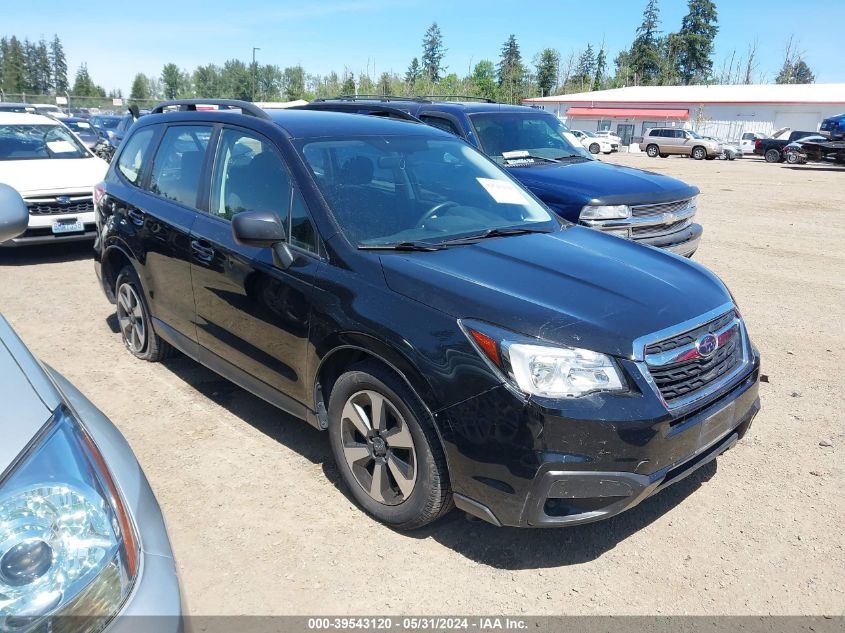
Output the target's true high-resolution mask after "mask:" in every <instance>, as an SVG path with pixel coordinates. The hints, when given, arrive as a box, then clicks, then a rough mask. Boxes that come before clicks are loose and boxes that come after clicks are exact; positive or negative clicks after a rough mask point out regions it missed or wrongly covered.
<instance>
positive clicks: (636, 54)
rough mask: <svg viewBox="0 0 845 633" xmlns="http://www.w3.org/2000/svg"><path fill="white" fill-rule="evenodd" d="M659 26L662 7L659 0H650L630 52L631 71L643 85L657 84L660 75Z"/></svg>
mask: <svg viewBox="0 0 845 633" xmlns="http://www.w3.org/2000/svg"><path fill="white" fill-rule="evenodd" d="M659 26H660V9H658V7H657V0H648V4H646V8H645V11H644V12H643V22H642V24H640V26H639V27H637V36H636V37H635V38H634V43H633V44H632V45H631V50H630V53H629V64H630V68H631V72H632V73H633V75H634V79H635V81H636V82H637V83H639V84H642V85H652V84H655V83H656V82H657V80H658V77H659V75H660V48H659V44H658V39H659V33H660V31H659V30H658V27H659Z"/></svg>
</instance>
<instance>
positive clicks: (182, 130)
mask: <svg viewBox="0 0 845 633" xmlns="http://www.w3.org/2000/svg"><path fill="white" fill-rule="evenodd" d="M210 138H211V126H207V125H178V126H172V127H169V128H167V131H166V132H165V133H164V138H163V139H162V141H161V144H160V145H159V148H158V152H156V157H155V162H154V163H153V172H152V176H151V177H150V191H152V192H153V193H157V194H159V195H160V196H163V197H165V198H168V199H170V200H175V201H176V202H181V203H182V204H184V205H186V206H189V207H194V206H196V204H197V193H198V191H199V186H200V173H201V172H202V166H203V163H204V161H205V151H206V149H207V148H208V141H209V139H210Z"/></svg>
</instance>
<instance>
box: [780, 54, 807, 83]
mask: <svg viewBox="0 0 845 633" xmlns="http://www.w3.org/2000/svg"><path fill="white" fill-rule="evenodd" d="M815 82H816V76H815V75H814V74H813V71H812V70H810V67H809V66H808V65H807V63H806V62H805V61H804V60H803V59H801V58H800V57H798V58H797V59H796V60H795V61H791V60H787V61H785V62H784V65H783V68H781V69H780V72H779V73H778V75H777V77H775V83H778V84H812V83H815Z"/></svg>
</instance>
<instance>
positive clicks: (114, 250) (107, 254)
mask: <svg viewBox="0 0 845 633" xmlns="http://www.w3.org/2000/svg"><path fill="white" fill-rule="evenodd" d="M127 265H128V266H132V267H133V268H134V269H135V272H136V273H137V272H138V265H137V260H136V259H135V257H134V256H133V255H132V251H131V250H129V249H128V248H126V247H124V246H123V245H122V244H119V243H118V244H111V245H109V246H108V247H107V248H106V250H105V251H104V252H103V255H102V257H101V259H100V266H101V270H102V273H101V274H102V281H103V290H104V291H105V293H106V297H108V300H109V301H110V302H111V303H115V301H116V297H115V295H114V286H115V283H116V282H117V276H118V275H119V274H120V271H121V270H123V268H124V267H125V266H127Z"/></svg>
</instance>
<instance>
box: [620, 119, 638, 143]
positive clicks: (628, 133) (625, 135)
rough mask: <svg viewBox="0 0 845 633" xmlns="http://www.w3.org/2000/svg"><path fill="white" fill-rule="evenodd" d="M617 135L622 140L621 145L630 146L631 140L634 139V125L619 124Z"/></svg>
mask: <svg viewBox="0 0 845 633" xmlns="http://www.w3.org/2000/svg"><path fill="white" fill-rule="evenodd" d="M616 135H617V136H618V137H619V138H621V139H622V143H621V145H630V144H631V139H632V138H633V137H634V124H633V123H617V124H616Z"/></svg>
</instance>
